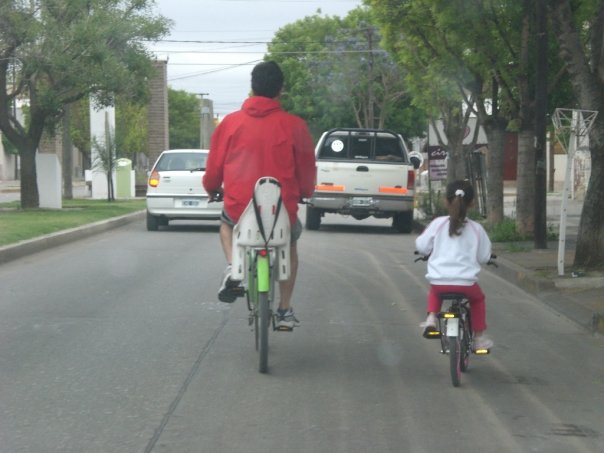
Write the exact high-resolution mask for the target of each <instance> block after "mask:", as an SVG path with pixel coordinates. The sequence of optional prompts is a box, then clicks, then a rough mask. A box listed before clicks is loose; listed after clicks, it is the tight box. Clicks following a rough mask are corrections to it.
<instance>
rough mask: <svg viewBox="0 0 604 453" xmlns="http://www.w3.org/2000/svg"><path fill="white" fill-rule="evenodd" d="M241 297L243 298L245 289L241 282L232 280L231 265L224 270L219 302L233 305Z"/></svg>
mask: <svg viewBox="0 0 604 453" xmlns="http://www.w3.org/2000/svg"><path fill="white" fill-rule="evenodd" d="M240 296H243V287H242V286H241V282H240V281H238V280H231V265H230V264H229V265H228V266H227V267H226V269H225V270H224V275H223V277H222V284H221V285H220V289H219V290H218V300H219V301H221V302H226V303H228V304H232V303H233V302H235V299H237V298H238V297H240Z"/></svg>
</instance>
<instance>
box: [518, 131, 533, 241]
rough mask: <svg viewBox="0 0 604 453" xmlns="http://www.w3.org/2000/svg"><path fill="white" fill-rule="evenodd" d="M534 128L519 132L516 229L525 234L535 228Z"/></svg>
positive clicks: (527, 234) (529, 233) (530, 233)
mask: <svg viewBox="0 0 604 453" xmlns="http://www.w3.org/2000/svg"><path fill="white" fill-rule="evenodd" d="M534 136H535V133H534V131H533V130H532V129H524V130H521V131H520V132H519V133H518V171H517V177H516V229H517V230H518V233H520V234H522V235H523V236H530V237H532V236H533V233H534V230H535V216H534V214H533V213H534V209H535V153H534V152H533V151H534V148H533V138H534Z"/></svg>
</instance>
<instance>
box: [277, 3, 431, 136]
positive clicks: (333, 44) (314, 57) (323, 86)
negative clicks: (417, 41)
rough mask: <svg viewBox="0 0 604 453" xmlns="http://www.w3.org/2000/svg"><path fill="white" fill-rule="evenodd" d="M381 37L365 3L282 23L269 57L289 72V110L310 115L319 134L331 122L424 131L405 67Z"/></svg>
mask: <svg viewBox="0 0 604 453" xmlns="http://www.w3.org/2000/svg"><path fill="white" fill-rule="evenodd" d="M380 41H381V37H380V35H379V33H378V30H377V27H376V25H375V24H374V23H372V22H371V16H370V15H369V13H368V10H367V9H366V8H357V9H355V10H353V11H351V12H350V13H349V14H348V15H347V16H346V17H345V18H339V17H328V16H320V15H319V14H316V15H314V16H308V17H305V18H304V19H302V20H299V21H297V22H294V23H292V24H288V25H286V26H285V27H283V28H281V29H280V30H279V31H278V32H277V33H276V34H275V37H274V38H273V40H272V42H271V44H270V45H269V47H268V51H269V52H268V54H267V56H266V58H267V59H272V60H275V61H277V62H278V63H279V64H280V65H281V66H282V67H283V70H284V72H285V73H286V74H287V80H286V85H287V86H286V90H285V93H284V95H283V97H282V99H283V105H284V107H285V109H286V110H288V111H291V112H292V113H296V114H298V115H300V116H302V117H303V118H305V119H306V120H307V122H308V123H309V127H310V129H311V131H312V132H313V133H314V134H315V135H318V134H320V133H321V132H322V131H324V130H327V129H330V128H332V127H377V128H390V129H394V130H399V131H401V132H403V133H404V135H405V136H407V137H413V136H419V135H423V133H425V128H424V127H423V124H422V123H423V121H424V117H423V114H422V112H421V110H420V109H417V108H416V107H414V106H412V105H411V104H410V97H409V96H408V94H407V91H406V88H405V86H404V83H403V81H404V80H403V77H402V75H401V73H400V72H401V71H400V68H399V67H398V66H397V65H396V64H395V63H394V61H393V59H392V58H391V57H390V55H389V54H388V53H387V52H386V51H385V50H384V49H383V48H382V47H381V46H380Z"/></svg>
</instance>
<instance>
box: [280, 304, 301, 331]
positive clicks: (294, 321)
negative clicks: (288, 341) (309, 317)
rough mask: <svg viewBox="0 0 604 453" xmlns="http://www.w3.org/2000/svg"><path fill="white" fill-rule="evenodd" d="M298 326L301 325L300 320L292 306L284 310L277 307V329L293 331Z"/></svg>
mask: <svg viewBox="0 0 604 453" xmlns="http://www.w3.org/2000/svg"><path fill="white" fill-rule="evenodd" d="M298 326H300V321H298V318H296V315H294V311H293V310H292V309H291V308H288V309H287V310H284V311H282V310H280V309H277V330H286V331H291V330H293V329H294V327H298Z"/></svg>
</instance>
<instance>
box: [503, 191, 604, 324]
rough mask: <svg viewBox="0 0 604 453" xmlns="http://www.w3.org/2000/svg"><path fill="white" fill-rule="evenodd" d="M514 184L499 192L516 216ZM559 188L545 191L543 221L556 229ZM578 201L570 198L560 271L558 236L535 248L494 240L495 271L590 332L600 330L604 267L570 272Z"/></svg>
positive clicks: (509, 212)
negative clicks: (561, 269) (598, 270)
mask: <svg viewBox="0 0 604 453" xmlns="http://www.w3.org/2000/svg"><path fill="white" fill-rule="evenodd" d="M515 197H516V192H515V189H514V188H506V191H505V194H504V200H505V201H504V206H505V207H504V210H505V215H506V216H510V217H513V216H515ZM561 204H562V196H561V194H560V193H548V195H547V225H548V228H551V229H552V231H553V232H555V233H556V234H559V232H560V211H561ZM582 209H583V203H582V201H580V200H573V199H569V200H568V204H567V218H566V222H567V226H566V240H565V247H564V261H563V263H564V274H563V275H562V276H560V275H559V272H558V248H559V242H558V241H550V242H548V243H547V248H546V249H535V248H534V244H533V242H532V241H531V242H520V243H494V244H493V253H495V254H496V255H497V256H498V259H497V262H498V264H499V268H498V269H495V273H496V274H497V275H499V276H501V277H502V278H504V279H506V280H508V281H511V282H513V283H514V284H516V285H517V286H519V287H521V288H522V289H524V290H525V291H527V292H529V293H531V294H533V295H534V296H536V297H537V298H538V299H540V300H541V301H543V302H544V303H545V304H547V305H548V306H550V307H551V308H553V309H554V310H555V311H557V312H558V313H560V314H562V315H564V316H566V317H567V318H569V319H571V320H573V321H574V322H576V323H577V324H579V325H580V326H582V327H584V328H586V329H587V330H589V331H591V332H594V333H595V332H597V333H600V334H602V333H604V297H603V296H602V291H603V289H604V273H603V272H590V273H586V274H583V273H574V272H573V264H574V258H575V247H576V242H577V233H578V229H579V222H580V219H581V211H582Z"/></svg>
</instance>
